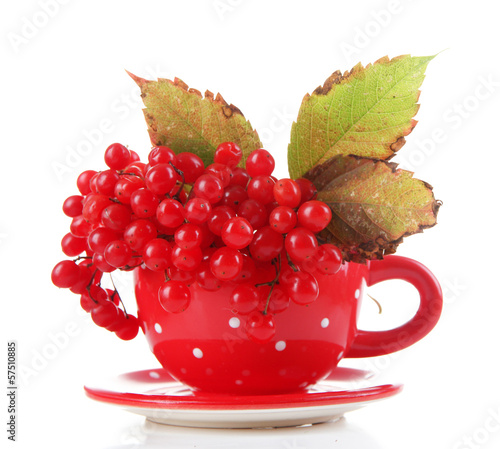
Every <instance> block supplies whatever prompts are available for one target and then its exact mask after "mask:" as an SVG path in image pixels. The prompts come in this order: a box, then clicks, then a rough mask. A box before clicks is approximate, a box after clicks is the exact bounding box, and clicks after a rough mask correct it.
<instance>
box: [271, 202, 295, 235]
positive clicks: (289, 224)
mask: <svg viewBox="0 0 500 449" xmlns="http://www.w3.org/2000/svg"><path fill="white" fill-rule="evenodd" d="M296 224H297V214H296V213H295V211H294V210H293V209H292V208H291V207H288V206H278V207H276V208H275V209H273V211H272V212H271V213H270V215H269V225H270V226H271V228H273V230H275V231H276V232H279V233H280V234H287V233H288V232H290V231H291V230H292V229H293V228H294V227H295V225H296Z"/></svg>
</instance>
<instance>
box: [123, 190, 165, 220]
mask: <svg viewBox="0 0 500 449" xmlns="http://www.w3.org/2000/svg"><path fill="white" fill-rule="evenodd" d="M159 203H160V200H159V199H158V197H157V196H156V195H155V194H154V193H153V192H151V191H150V190H148V189H144V188H143V189H138V190H136V191H135V192H133V193H132V195H131V196H130V207H131V208H132V211H133V212H134V214H135V215H137V217H139V218H148V217H152V216H154V215H155V214H156V208H157V207H158V204H159Z"/></svg>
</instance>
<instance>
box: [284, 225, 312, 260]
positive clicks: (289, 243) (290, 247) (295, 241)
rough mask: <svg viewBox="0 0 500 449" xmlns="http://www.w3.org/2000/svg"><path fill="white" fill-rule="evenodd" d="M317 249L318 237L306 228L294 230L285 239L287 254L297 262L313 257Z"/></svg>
mask: <svg viewBox="0 0 500 449" xmlns="http://www.w3.org/2000/svg"><path fill="white" fill-rule="evenodd" d="M317 247H318V241H317V240H316V236H315V235H314V234H313V233H312V232H311V231H309V230H308V229H306V228H295V229H292V230H291V231H290V232H289V233H288V234H287V236H286V238H285V248H286V251H287V253H288V254H289V255H290V257H291V258H292V259H294V260H297V261H302V260H306V259H308V258H310V257H312V256H313V254H314V252H315V251H316V248H317Z"/></svg>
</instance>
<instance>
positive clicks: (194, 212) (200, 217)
mask: <svg viewBox="0 0 500 449" xmlns="http://www.w3.org/2000/svg"><path fill="white" fill-rule="evenodd" d="M184 211H185V215H186V220H187V221H189V222H190V223H193V224H197V225H199V224H202V223H205V222H206V221H207V220H208V218H209V217H210V215H211V213H212V206H211V205H210V202H209V201H208V200H205V199H203V198H193V199H191V200H189V201H188V202H187V203H186V205H185V206H184Z"/></svg>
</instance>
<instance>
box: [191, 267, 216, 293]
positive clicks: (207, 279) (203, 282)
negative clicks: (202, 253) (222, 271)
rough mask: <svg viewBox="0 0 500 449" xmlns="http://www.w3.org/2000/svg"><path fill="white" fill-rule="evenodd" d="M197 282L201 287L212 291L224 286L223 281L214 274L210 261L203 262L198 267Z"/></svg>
mask: <svg viewBox="0 0 500 449" xmlns="http://www.w3.org/2000/svg"><path fill="white" fill-rule="evenodd" d="M196 283H197V284H198V285H199V286H200V287H201V288H203V289H205V290H208V291H211V292H214V291H216V290H219V289H220V288H221V287H222V281H221V280H220V279H217V278H216V277H215V276H214V275H213V273H212V270H211V269H210V264H209V263H208V262H202V263H201V264H200V265H199V267H198V268H197V269H196Z"/></svg>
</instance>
